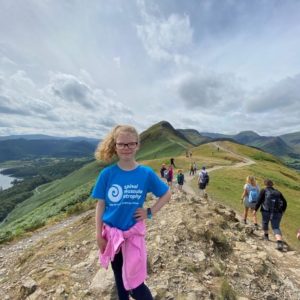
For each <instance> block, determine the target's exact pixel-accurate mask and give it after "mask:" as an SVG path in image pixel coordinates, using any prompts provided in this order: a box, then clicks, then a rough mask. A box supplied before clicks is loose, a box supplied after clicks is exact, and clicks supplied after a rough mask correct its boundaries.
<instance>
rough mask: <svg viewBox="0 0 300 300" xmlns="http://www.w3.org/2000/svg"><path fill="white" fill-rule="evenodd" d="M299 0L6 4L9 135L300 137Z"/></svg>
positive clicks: (2, 91)
mask: <svg viewBox="0 0 300 300" xmlns="http://www.w3.org/2000/svg"><path fill="white" fill-rule="evenodd" d="M299 16H300V1H298V0H285V1H282V0H251V1H248V0H222V1H219V0H186V1H182V0H163V1H154V0H127V1H124V0H89V1H84V0H64V1H61V0H42V1H41V0H10V1H7V0H0V135H1V136H6V135H13V134H48V135H56V136H85V137H96V138H102V137H103V136H104V135H105V134H106V133H107V132H108V131H109V130H111V128H112V127H113V126H115V125H117V124H131V125H133V126H135V127H136V128H137V129H138V131H140V132H142V131H143V130H146V129H147V128H149V127H150V126H152V125H153V124H155V123H157V122H159V121H162V120H166V121H168V122H170V123H171V124H172V126H173V127H174V128H176V129H187V128H191V129H196V130H198V131H199V132H218V133H224V134H236V133H238V132H240V131H244V130H253V131H255V132H257V133H258V134H260V135H275V136H277V135H281V134H286V133H291V132H296V131H300V113H299V112H300V59H299V57H300V56H299V55H300V54H299V53H300V38H299V37H300V22H299Z"/></svg>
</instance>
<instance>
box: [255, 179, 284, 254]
mask: <svg viewBox="0 0 300 300" xmlns="http://www.w3.org/2000/svg"><path fill="white" fill-rule="evenodd" d="M264 184H265V186H266V187H265V188H264V189H262V190H261V191H260V194H259V196H258V200H257V204H256V206H255V212H256V211H257V210H258V209H259V207H261V209H260V210H261V214H262V228H263V230H264V239H265V240H269V222H271V225H272V229H273V232H274V235H275V238H276V241H277V249H278V250H280V251H282V250H283V242H282V234H281V230H280V221H281V218H282V215H283V213H284V212H285V210H286V208H287V202H286V200H285V198H284V197H283V195H282V193H281V192H279V191H278V190H276V189H274V188H273V185H274V184H273V182H272V180H270V179H265V180H264Z"/></svg>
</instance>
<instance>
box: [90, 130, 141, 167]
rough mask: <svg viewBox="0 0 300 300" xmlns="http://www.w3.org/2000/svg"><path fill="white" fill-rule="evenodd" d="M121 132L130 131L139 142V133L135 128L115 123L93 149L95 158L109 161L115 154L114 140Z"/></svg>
mask: <svg viewBox="0 0 300 300" xmlns="http://www.w3.org/2000/svg"><path fill="white" fill-rule="evenodd" d="M121 132H127V133H131V134H133V135H135V136H136V138H137V142H138V143H139V134H138V132H137V130H136V129H135V128H134V127H133V126H130V125H117V126H115V127H114V128H113V129H112V130H111V131H110V132H109V133H108V135H107V136H106V137H105V138H104V139H103V140H102V141H101V142H100V143H99V144H98V146H97V148H96V151H95V158H96V159H97V160H103V161H105V162H109V161H111V160H112V158H113V157H114V156H115V154H116V140H117V137H118V136H119V134H120V133H121Z"/></svg>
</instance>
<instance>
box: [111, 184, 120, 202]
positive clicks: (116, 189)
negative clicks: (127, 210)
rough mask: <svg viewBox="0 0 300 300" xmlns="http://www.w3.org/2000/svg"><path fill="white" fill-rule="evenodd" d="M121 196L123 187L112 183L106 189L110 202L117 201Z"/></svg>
mask: <svg viewBox="0 0 300 300" xmlns="http://www.w3.org/2000/svg"><path fill="white" fill-rule="evenodd" d="M122 197H123V189H122V187H121V186H119V185H118V184H113V185H112V186H111V188H110V189H109V190H108V198H109V200H110V201H112V202H119V201H120V200H121V199H122Z"/></svg>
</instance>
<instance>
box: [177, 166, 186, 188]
mask: <svg viewBox="0 0 300 300" xmlns="http://www.w3.org/2000/svg"><path fill="white" fill-rule="evenodd" d="M183 183H184V175H183V172H182V170H181V169H179V170H178V174H177V184H178V190H179V191H182V186H183Z"/></svg>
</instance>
